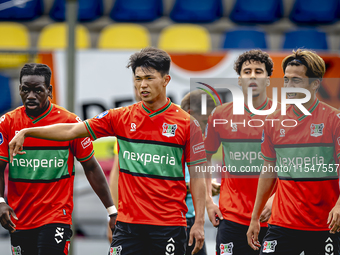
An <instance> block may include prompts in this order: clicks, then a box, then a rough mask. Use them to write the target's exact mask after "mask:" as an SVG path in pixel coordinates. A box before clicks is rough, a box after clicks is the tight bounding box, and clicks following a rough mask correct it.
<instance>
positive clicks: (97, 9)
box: [49, 0, 103, 21]
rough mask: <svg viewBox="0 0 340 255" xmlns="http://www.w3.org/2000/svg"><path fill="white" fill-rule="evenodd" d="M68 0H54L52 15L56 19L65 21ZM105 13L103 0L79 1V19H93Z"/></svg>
mask: <svg viewBox="0 0 340 255" xmlns="http://www.w3.org/2000/svg"><path fill="white" fill-rule="evenodd" d="M65 1H66V0H54V3H53V6H52V9H51V11H50V14H49V15H50V17H51V18H52V19H54V20H56V21H65V14H66V7H65ZM102 15H103V1H102V0H79V1H78V20H79V21H93V20H95V19H97V18H99V17H100V16H102Z"/></svg>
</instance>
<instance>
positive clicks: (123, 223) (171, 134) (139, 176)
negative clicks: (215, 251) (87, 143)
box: [10, 48, 206, 255]
mask: <svg viewBox="0 0 340 255" xmlns="http://www.w3.org/2000/svg"><path fill="white" fill-rule="evenodd" d="M170 63H171V59H170V56H169V55H168V54H167V53H166V52H165V51H163V50H159V49H156V48H145V49H142V50H141V51H140V52H137V53H135V54H133V55H132V56H131V57H130V62H129V64H128V67H131V69H132V71H133V74H134V83H135V86H136V88H137V90H138V92H139V94H140V96H141V98H142V102H139V103H136V104H133V105H131V106H127V107H122V108H118V109H111V110H109V111H105V112H103V113H102V114H99V115H98V116H97V117H95V118H93V119H90V120H86V121H85V122H84V123H76V124H59V125H54V126H49V127H40V128H29V129H24V130H22V131H21V132H19V133H18V134H17V137H16V138H14V139H13V140H12V142H11V146H10V148H11V152H13V153H14V154H17V153H23V152H20V149H21V147H22V144H23V142H24V139H25V137H32V136H33V137H40V138H45V139H51V140H72V139H74V138H79V137H91V139H93V140H94V139H96V138H100V137H103V136H116V137H117V139H118V149H119V150H118V155H119V168H120V172H119V182H118V185H119V187H118V218H117V223H116V228H115V231H114V234H113V242H112V244H111V248H110V254H119V252H120V253H121V254H124V255H126V254H165V253H169V254H175V255H177V254H180V255H183V254H184V253H185V243H186V232H185V228H186V219H185V214H186V212H187V207H186V205H185V201H184V199H185V196H186V184H185V180H184V165H185V163H187V165H188V166H189V171H190V174H191V175H193V174H195V166H197V165H201V164H204V163H205V162H206V156H205V150H204V146H203V147H202V145H204V144H202V143H203V139H202V132H201V129H200V127H199V125H196V123H195V122H194V121H193V119H192V118H190V115H189V114H188V113H186V112H185V111H183V110H182V109H180V107H178V106H176V105H175V104H173V103H172V102H171V101H170V100H169V99H168V98H167V97H166V86H167V85H168V83H169V82H170V79H171V77H170V75H169V69H170ZM14 154H13V155H14ZM195 177H196V178H191V180H190V183H191V185H190V190H191V194H192V196H193V199H194V205H195V212H196V221H195V224H194V225H193V227H192V228H191V232H190V238H189V244H192V242H193V238H195V240H196V244H195V247H194V250H193V253H196V252H198V251H199V250H200V249H201V248H202V245H203V241H204V229H203V228H204V207H205V189H204V188H202V187H205V180H204V178H198V176H197V174H196V175H195Z"/></svg>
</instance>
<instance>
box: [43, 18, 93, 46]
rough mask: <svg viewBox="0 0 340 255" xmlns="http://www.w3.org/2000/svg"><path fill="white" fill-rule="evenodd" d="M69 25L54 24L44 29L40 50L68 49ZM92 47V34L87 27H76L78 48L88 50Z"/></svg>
mask: <svg viewBox="0 0 340 255" xmlns="http://www.w3.org/2000/svg"><path fill="white" fill-rule="evenodd" d="M67 33H68V32H67V25H66V24H65V23H53V24H50V25H47V26H46V27H44V28H43V29H42V31H41V33H40V35H39V39H38V49H44V50H52V49H65V48H66V47H67V37H68V34H67ZM90 46H91V43H90V34H89V31H88V30H87V28H86V27H84V26H82V25H77V27H76V48H77V49H87V48H89V47H90Z"/></svg>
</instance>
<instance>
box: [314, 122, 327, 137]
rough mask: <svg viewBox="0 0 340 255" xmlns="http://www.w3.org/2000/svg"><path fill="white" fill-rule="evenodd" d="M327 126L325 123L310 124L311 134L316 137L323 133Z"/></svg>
mask: <svg viewBox="0 0 340 255" xmlns="http://www.w3.org/2000/svg"><path fill="white" fill-rule="evenodd" d="M324 127H325V124H323V123H321V124H312V125H310V135H311V136H314V137H318V136H321V135H323V128H324Z"/></svg>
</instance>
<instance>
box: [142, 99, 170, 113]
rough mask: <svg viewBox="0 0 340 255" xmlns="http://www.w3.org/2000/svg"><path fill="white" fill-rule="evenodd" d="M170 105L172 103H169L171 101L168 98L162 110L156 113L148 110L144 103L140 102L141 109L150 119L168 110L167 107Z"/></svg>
mask: <svg viewBox="0 0 340 255" xmlns="http://www.w3.org/2000/svg"><path fill="white" fill-rule="evenodd" d="M171 104H172V103H171V100H170V99H169V98H168V101H167V103H166V104H165V105H164V106H163V107H162V108H160V109H158V110H156V111H152V110H150V109H149V108H148V107H147V106H146V105H145V104H144V102H142V108H143V110H144V111H145V112H146V113H147V114H148V115H149V117H150V118H152V117H154V116H156V115H158V114H160V113H163V112H165V111H166V110H168V109H169V107H170V106H171Z"/></svg>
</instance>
